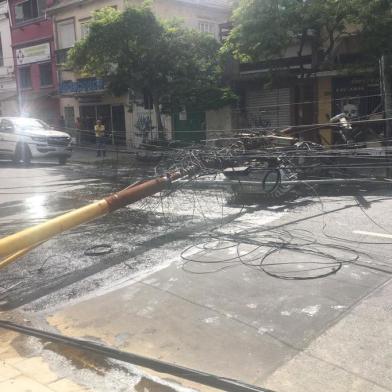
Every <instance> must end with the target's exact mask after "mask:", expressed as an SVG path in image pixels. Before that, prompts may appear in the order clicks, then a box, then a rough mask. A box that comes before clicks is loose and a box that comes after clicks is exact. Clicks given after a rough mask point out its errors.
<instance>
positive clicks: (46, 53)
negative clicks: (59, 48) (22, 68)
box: [16, 42, 50, 65]
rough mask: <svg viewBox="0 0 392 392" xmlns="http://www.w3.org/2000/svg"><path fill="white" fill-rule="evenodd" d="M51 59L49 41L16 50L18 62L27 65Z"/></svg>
mask: <svg viewBox="0 0 392 392" xmlns="http://www.w3.org/2000/svg"><path fill="white" fill-rule="evenodd" d="M47 60H50V44H49V42H47V43H45V44H40V45H34V46H28V47H26V48H20V49H17V50H16V63H17V64H18V65H25V64H31V63H37V62H39V61H47Z"/></svg>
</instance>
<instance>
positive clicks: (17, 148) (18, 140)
mask: <svg viewBox="0 0 392 392" xmlns="http://www.w3.org/2000/svg"><path fill="white" fill-rule="evenodd" d="M71 142H72V140H71V137H70V136H69V135H68V134H67V133H65V132H59V131H56V130H54V129H53V128H51V127H50V126H49V125H48V124H46V123H44V122H43V121H41V120H37V119H35V118H27V117H0V158H7V159H9V158H10V159H12V160H13V161H14V162H20V161H23V162H24V163H25V164H29V163H30V161H31V159H36V158H39V159H42V158H54V159H57V160H58V162H59V164H60V165H64V164H65V163H66V162H67V159H68V158H69V157H70V156H71V155H72V146H71Z"/></svg>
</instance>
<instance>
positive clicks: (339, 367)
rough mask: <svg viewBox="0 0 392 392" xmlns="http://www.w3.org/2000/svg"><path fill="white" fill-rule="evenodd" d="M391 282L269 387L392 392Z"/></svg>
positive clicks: (282, 371) (284, 369)
mask: <svg viewBox="0 0 392 392" xmlns="http://www.w3.org/2000/svg"><path fill="white" fill-rule="evenodd" d="M391 295H392V283H388V284H387V285H385V286H384V287H382V288H380V289H379V290H377V291H376V292H375V293H373V295H372V296H371V297H369V298H367V299H365V300H364V301H363V302H362V303H361V304H360V305H358V306H357V307H356V308H355V309H353V310H352V311H351V313H350V314H348V315H347V316H346V317H345V318H344V319H342V320H340V321H339V322H338V323H337V324H336V325H334V326H333V327H332V328H330V329H329V330H328V331H327V332H325V333H324V334H323V335H321V336H320V337H319V338H318V339H316V340H315V341H314V342H313V343H312V344H311V345H310V346H309V347H308V348H307V349H306V350H305V351H304V352H301V353H300V354H298V355H297V356H295V357H294V358H293V359H292V360H291V361H289V362H288V363H287V364H285V365H284V366H282V367H281V368H280V369H278V370H277V371H276V372H275V373H274V374H273V375H271V376H270V377H269V378H268V380H267V381H266V384H265V385H266V386H267V387H269V388H271V389H274V390H277V391H281V392H286V391H287V392H297V391H298V392H300V391H301V392H307V391H309V392H311V391H321V390H325V391H336V392H346V391H347V392H348V391H358V392H369V391H377V392H381V391H385V392H386V391H391V390H392V340H391V336H392V307H391V305H390V301H389V298H391Z"/></svg>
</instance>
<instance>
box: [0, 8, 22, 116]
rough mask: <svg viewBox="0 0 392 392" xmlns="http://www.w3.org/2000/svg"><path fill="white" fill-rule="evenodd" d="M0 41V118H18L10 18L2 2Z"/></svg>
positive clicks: (0, 10) (0, 9)
mask: <svg viewBox="0 0 392 392" xmlns="http://www.w3.org/2000/svg"><path fill="white" fill-rule="evenodd" d="M0 39H1V47H2V52H3V64H2V65H0V116H16V115H18V112H19V108H18V102H17V91H16V80H15V73H14V59H13V52H12V46H11V29H10V22H9V18H8V4H7V2H6V1H2V2H0Z"/></svg>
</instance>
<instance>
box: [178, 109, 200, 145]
mask: <svg viewBox="0 0 392 392" xmlns="http://www.w3.org/2000/svg"><path fill="white" fill-rule="evenodd" d="M173 129H174V136H175V139H176V140H179V141H183V142H200V141H202V140H205V139H206V113H205V112H181V113H174V115H173Z"/></svg>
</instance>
